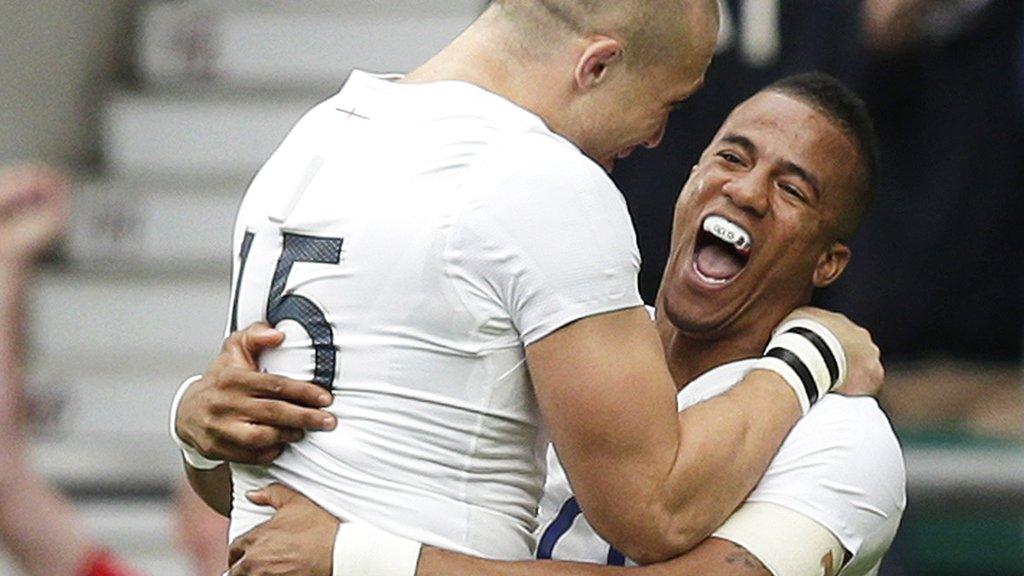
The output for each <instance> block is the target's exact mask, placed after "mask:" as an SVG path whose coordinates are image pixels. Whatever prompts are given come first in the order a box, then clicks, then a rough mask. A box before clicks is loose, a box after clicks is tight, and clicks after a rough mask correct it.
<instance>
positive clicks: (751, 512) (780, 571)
mask: <svg viewBox="0 0 1024 576" xmlns="http://www.w3.org/2000/svg"><path fill="white" fill-rule="evenodd" d="M712 536H713V537H715V538H719V539H721V540H728V541H730V542H733V543H735V544H738V545H739V546H742V547H743V548H744V549H746V551H747V552H749V553H750V554H752V555H753V556H754V557H756V558H757V559H758V560H760V561H761V564H764V567H765V568H767V569H768V571H769V572H771V573H772V575H773V576H821V575H822V574H836V573H837V572H839V569H840V568H841V567H842V565H843V561H844V559H845V557H846V550H845V549H844V548H843V545H842V544H841V543H840V542H839V539H838V538H836V537H835V535H833V534H832V532H830V531H829V530H828V529H827V528H825V527H824V526H822V525H821V524H819V523H818V522H816V521H814V520H811V519H810V518H808V517H807V516H804V515H803V514H801V513H799V512H796V511H793V510H790V509H789V508H786V507H784V506H779V505H778V504H771V503H767V502H747V503H746V504H744V505H743V506H740V508H739V510H737V511H736V512H734V513H733V515H732V516H731V517H729V519H728V520H726V521H725V524H723V525H722V527H721V528H719V529H718V530H716V531H715V533H714V534H712Z"/></svg>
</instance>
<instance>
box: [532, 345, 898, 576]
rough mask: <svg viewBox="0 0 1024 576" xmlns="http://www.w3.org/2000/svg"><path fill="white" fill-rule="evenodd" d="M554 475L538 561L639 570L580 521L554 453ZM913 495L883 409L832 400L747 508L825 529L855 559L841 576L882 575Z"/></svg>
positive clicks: (723, 369) (694, 391)
mask: <svg viewBox="0 0 1024 576" xmlns="http://www.w3.org/2000/svg"><path fill="white" fill-rule="evenodd" d="M755 362H756V360H743V361H740V362H732V363H729V364H725V365H723V366H720V367H718V368H715V369H713V370H710V371H708V372H706V373H705V374H703V375H701V376H700V377H699V378H697V379H696V380H694V381H693V382H691V383H690V384H689V385H688V386H686V388H683V390H682V391H681V392H680V393H679V396H678V400H679V409H680V410H683V409H685V408H687V407H689V406H693V405H694V404H697V403H698V402H702V401H704V400H707V399H708V398H711V397H714V396H717V395H719V394H722V393H723V392H725V391H726V390H728V389H729V388H731V387H733V386H734V385H736V384H737V383H738V382H739V381H740V380H742V379H743V377H744V376H745V375H746V373H747V372H748V371H749V370H750V369H751V367H752V366H753V364H754V363H755ZM548 472H549V474H548V481H547V485H546V486H545V489H544V498H543V501H542V503H541V522H542V528H541V530H540V531H539V532H538V534H539V541H538V546H537V557H538V558H553V559H556V560H567V561H577V562H591V563H599V564H606V563H607V564H614V565H620V566H621V565H626V564H629V565H632V563H631V562H630V561H629V560H628V559H626V558H624V557H623V556H622V554H621V553H619V552H618V551H616V550H614V549H613V548H611V547H610V546H609V545H608V543H607V542H605V541H604V540H603V539H601V537H600V536H598V535H597V534H596V533H595V532H594V530H593V528H591V526H590V524H589V523H587V520H586V518H584V517H583V515H582V514H580V508H579V505H578V504H577V503H576V499H575V498H574V497H573V495H572V490H571V488H570V486H569V483H568V480H567V479H566V476H565V472H564V471H563V470H562V468H561V466H560V465H559V463H558V459H557V456H556V455H555V452H554V450H553V449H552V450H550V451H549V453H548ZM905 487H906V472H905V470H904V464H903V454H902V451H901V449H900V446H899V443H898V442H897V440H896V436H895V434H894V433H893V431H892V426H891V425H890V424H889V420H888V419H887V418H886V416H885V414H884V413H883V412H882V411H881V409H879V407H878V403H877V402H876V401H875V400H874V399H873V398H849V397H846V396H840V395H838V394H829V395H827V396H825V398H823V399H822V400H821V401H820V402H818V403H817V404H816V405H815V406H814V407H813V408H812V409H811V411H810V412H808V413H807V415H806V416H804V417H803V418H802V419H801V420H800V421H799V422H797V424H796V426H795V427H794V428H793V430H792V432H791V433H790V434H789V436H788V437H787V438H786V441H785V442H784V443H783V444H782V448H781V449H780V450H779V453H778V454H777V455H776V456H775V458H774V459H773V460H772V462H771V464H770V465H769V466H768V471H767V472H765V475H764V477H763V478H762V479H761V481H760V482H759V483H758V484H757V487H756V488H754V491H753V492H752V493H751V494H750V496H749V497H748V498H747V501H748V502H764V503H772V504H777V505H780V506H784V507H786V508H789V509H791V510H793V511H795V512H798V513H800V514H803V515H804V516H806V517H808V518H810V519H811V520H814V521H815V522H817V523H818V524H821V525H822V526H824V527H825V528H827V529H828V530H829V531H830V532H832V534H833V535H835V537H836V538H837V539H838V540H839V542H840V543H841V544H842V545H843V547H844V548H845V549H846V550H847V551H848V552H849V553H850V554H851V555H852V556H851V558H850V560H849V562H848V563H847V564H846V565H845V567H844V568H843V570H842V571H840V573H839V574H840V576H865V575H873V574H875V573H877V571H878V566H879V564H880V562H881V559H882V556H883V555H884V554H885V552H886V551H887V550H888V549H889V545H890V544H891V543H892V540H893V538H894V537H895V536H896V530H897V528H898V527H899V523H900V519H901V518H902V516H903V510H904V509H905V508H906V488H905ZM623 505H624V506H627V505H628V503H626V502H624V503H623Z"/></svg>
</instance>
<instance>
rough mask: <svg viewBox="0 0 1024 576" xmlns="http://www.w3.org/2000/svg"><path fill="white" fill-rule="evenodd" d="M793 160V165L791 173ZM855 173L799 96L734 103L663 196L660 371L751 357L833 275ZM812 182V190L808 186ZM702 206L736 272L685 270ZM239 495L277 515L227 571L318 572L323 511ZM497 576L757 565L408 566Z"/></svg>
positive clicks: (324, 561)
mask: <svg viewBox="0 0 1024 576" xmlns="http://www.w3.org/2000/svg"><path fill="white" fill-rule="evenodd" d="M737 142H741V143H742V146H740V145H739V144H737ZM793 166H798V167H799V168H800V169H801V170H800V171H794V169H793ZM859 169H860V167H859V164H858V160H857V149H856V147H855V145H854V143H853V142H852V141H851V139H850V138H849V137H848V136H847V135H846V134H845V133H844V132H843V131H842V130H841V129H840V128H839V127H837V126H836V125H835V124H833V123H832V122H831V121H830V120H829V119H828V118H827V117H825V116H823V115H821V114H820V113H818V112H817V111H815V110H814V109H813V108H810V107H809V106H807V105H806V104H804V103H803V102H801V101H799V100H796V99H794V98H792V97H790V96H787V95H784V94H779V93H776V92H762V93H760V94H757V95H755V96H754V97H753V98H751V99H750V100H748V101H747V102H745V103H743V104H741V105H740V106H739V107H737V108H736V110H735V111H734V112H733V114H732V115H730V117H729V118H728V119H727V120H726V122H725V124H723V126H722V128H721V130H720V131H719V133H718V135H716V136H715V138H714V140H713V141H712V142H711V144H710V145H709V146H708V148H707V149H706V151H705V153H704V154H703V155H702V156H701V159H700V161H699V163H698V165H697V166H696V167H694V170H693V172H692V174H691V177H690V180H689V181H688V182H687V184H686V186H685V187H684V189H683V191H682V193H681V194H680V197H679V200H678V201H677V205H676V213H675V223H674V227H673V228H674V232H675V233H674V235H673V240H672V246H673V249H672V254H671V257H670V266H669V267H668V268H667V272H666V275H665V278H664V281H663V285H662V290H661V294H660V297H659V306H660V308H659V315H658V326H659V330H660V332H661V334H662V342H663V344H664V346H665V351H666V355H667V357H668V360H669V367H670V369H671V370H672V372H673V374H678V375H681V376H684V377H686V378H687V379H688V380H692V379H693V378H695V377H696V376H698V375H699V374H701V373H703V372H705V371H707V370H708V369H710V368H713V367H715V366H719V365H722V364H725V363H728V362H732V361H736V360H740V359H743V358H750V357H756V356H757V355H759V353H760V351H761V350H762V349H763V347H764V345H765V343H766V342H767V340H768V338H769V337H770V333H771V330H772V328H773V327H774V326H775V325H777V323H778V321H779V320H780V319H781V318H783V317H785V316H786V315H787V314H788V313H789V312H790V311H791V310H792V309H793V308H796V307H798V306H800V305H803V304H805V303H806V302H807V300H808V299H809V298H810V294H811V291H812V290H813V288H816V287H823V286H826V285H828V284H830V283H832V282H834V281H835V280H836V279H837V278H838V277H839V275H840V274H841V273H842V271H843V269H844V268H845V266H846V264H847V262H848V261H849V255H850V252H849V249H848V248H846V246H845V245H843V244H842V243H841V242H840V241H839V240H838V238H839V235H840V230H841V226H840V218H841V216H842V213H843V211H844V209H846V208H848V207H849V204H850V202H851V201H852V200H851V198H852V196H853V194H852V193H851V192H850V191H851V190H854V189H855V187H856V185H857V182H858V180H857V179H856V178H855V175H856V174H857V173H858V170H859ZM798 173H799V174H801V175H800V176H796V174H798ZM794 180H795V181H794ZM812 181H813V182H814V183H815V187H816V188H817V190H816V191H813V190H812V189H811V186H810V182H812ZM709 213H714V214H721V215H724V216H727V217H729V218H730V219H733V220H734V221H742V223H743V225H744V227H745V228H746V230H747V231H748V232H749V233H750V234H751V235H752V236H753V246H754V250H753V252H752V254H751V258H750V261H749V262H748V264H747V268H746V269H745V270H744V272H743V274H742V275H741V276H745V277H746V279H745V280H740V279H737V280H736V281H734V282H732V283H731V284H728V285H726V286H711V285H707V284H706V283H703V282H700V280H699V278H698V277H696V276H695V275H694V274H693V272H692V268H691V259H692V255H693V252H694V239H695V237H696V233H697V230H698V229H699V227H700V223H701V221H702V220H703V218H704V217H705V216H706V215H707V214H709ZM787 307H788V308H787ZM709 317H710V318H711V320H708V318H709ZM249 497H250V499H251V500H252V501H253V502H255V503H257V504H260V505H265V506H271V507H273V508H275V509H277V510H278V513H277V515H276V516H275V517H274V518H273V519H272V520H270V521H268V522H267V523H265V524H263V525H261V526H259V527H257V528H255V529H253V530H252V531H251V532H249V533H248V534H245V535H243V536H242V537H241V538H239V539H238V540H237V541H236V542H234V543H233V545H232V548H231V559H232V562H233V566H232V569H231V572H230V574H231V576H241V575H251V574H261V575H262V574H273V575H279V576H283V575H292V574H294V575H298V574H309V575H324V576H326V575H328V574H330V569H329V567H330V556H331V550H332V546H331V542H332V539H333V535H334V534H335V533H336V530H337V526H338V520H337V519H336V518H334V517H332V516H331V515H330V514H328V513H327V512H325V511H323V510H322V509H320V508H319V507H317V506H316V505H315V504H314V503H313V502H311V501H310V500H308V499H307V498H305V497H304V496H302V495H301V494H298V493H296V492H294V491H292V490H290V489H288V488H286V487H284V486H280V485H274V486H271V487H269V488H267V489H265V490H261V491H258V492H254V493H252V494H250V495H249ZM271 543H272V544H271ZM283 551H288V552H287V554H284V553H283ZM293 558H299V559H301V560H298V561H293V560H292V559H293ZM311 563H312V565H311ZM822 563H823V567H824V569H825V574H831V573H832V572H833V570H834V569H833V562H831V556H830V555H828V556H826V557H824V558H822ZM499 574H500V575H504V576H589V575H594V576H597V575H601V576H614V575H617V574H631V575H637V576H660V575H668V574H672V575H676V576H685V575H688V574H694V575H698V574H699V575H704V576H719V575H720V576H726V575H734V576H735V575H748V574H749V575H751V576H754V575H759V576H767V575H768V574H770V573H769V572H768V570H767V569H765V567H764V566H763V565H762V564H761V562H760V561H759V560H758V559H757V558H755V557H754V556H752V555H751V554H750V553H748V552H747V551H746V550H744V549H743V548H742V547H739V546H737V545H735V544H733V543H731V542H727V541H724V540H720V539H717V538H708V539H706V540H704V541H703V542H701V543H700V545H698V546H697V547H696V548H694V549H693V550H691V551H690V552H688V553H686V554H683V555H681V556H679V557H678V558H675V559H672V560H669V561H667V562H663V563H658V564H652V565H649V566H644V567H641V568H621V567H611V566H594V565H586V564H576V563H569V562H552V561H528V562H498V561H491V560H485V559H480V558H473V557H469V556H465V555H461V554H456V553H452V552H447V551H442V550H436V549H432V548H425V549H424V551H423V552H422V554H421V556H420V562H419V565H418V569H417V575H418V576H489V575H495V576H496V575H499Z"/></svg>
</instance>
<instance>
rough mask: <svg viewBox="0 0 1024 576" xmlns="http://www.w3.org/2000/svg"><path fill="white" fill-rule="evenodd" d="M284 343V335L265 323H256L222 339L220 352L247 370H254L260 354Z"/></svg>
mask: <svg viewBox="0 0 1024 576" xmlns="http://www.w3.org/2000/svg"><path fill="white" fill-rule="evenodd" d="M282 342H284V333H283V332H281V331H279V330H275V329H273V328H272V327H271V326H270V325H269V324H267V323H265V322H256V323H255V324H252V325H250V326H249V327H247V328H245V329H244V330H237V331H235V332H232V333H231V334H229V335H228V337H227V338H225V339H224V343H223V345H222V346H221V352H222V353H223V354H227V355H228V356H229V357H230V358H231V359H232V360H234V361H235V362H238V363H240V364H241V365H242V366H244V367H247V368H252V369H255V368H256V359H257V358H258V357H259V355H260V352H262V351H264V350H266V349H268V348H276V347H277V346H280V345H281V343H282Z"/></svg>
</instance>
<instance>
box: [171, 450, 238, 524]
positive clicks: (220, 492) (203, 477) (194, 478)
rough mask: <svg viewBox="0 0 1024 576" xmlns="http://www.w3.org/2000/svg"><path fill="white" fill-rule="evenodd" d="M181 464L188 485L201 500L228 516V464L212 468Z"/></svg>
mask: <svg viewBox="0 0 1024 576" xmlns="http://www.w3.org/2000/svg"><path fill="white" fill-rule="evenodd" d="M182 465H183V466H184V467H185V476H186V477H187V478H188V484H189V486H191V487H192V490H193V491H195V493H196V494H197V495H198V496H199V497H200V498H201V499H202V500H203V502H205V503H206V505H207V506H209V507H210V508H212V509H213V510H214V511H215V512H217V513H218V514H220V515H221V516H230V515H231V498H232V484H231V468H230V466H228V465H227V464H224V465H222V466H218V467H216V468H214V469H213V470H199V469H198V468H193V467H191V466H189V465H188V463H186V462H182Z"/></svg>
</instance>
